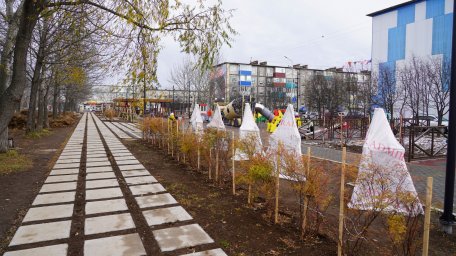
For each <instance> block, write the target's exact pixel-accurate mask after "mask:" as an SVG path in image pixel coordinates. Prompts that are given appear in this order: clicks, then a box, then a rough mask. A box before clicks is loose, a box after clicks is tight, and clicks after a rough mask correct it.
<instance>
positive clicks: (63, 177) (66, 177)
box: [44, 174, 78, 183]
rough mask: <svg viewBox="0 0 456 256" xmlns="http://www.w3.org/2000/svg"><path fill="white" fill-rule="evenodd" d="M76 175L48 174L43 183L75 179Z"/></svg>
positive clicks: (76, 178)
mask: <svg viewBox="0 0 456 256" xmlns="http://www.w3.org/2000/svg"><path fill="white" fill-rule="evenodd" d="M77 180H78V175H76V174H73V175H58V176H49V177H48V178H47V179H46V180H45V181H44V183H55V182H64V181H77Z"/></svg>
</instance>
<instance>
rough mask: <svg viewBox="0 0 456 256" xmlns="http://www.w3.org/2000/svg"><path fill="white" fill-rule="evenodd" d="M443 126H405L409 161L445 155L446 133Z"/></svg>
mask: <svg viewBox="0 0 456 256" xmlns="http://www.w3.org/2000/svg"><path fill="white" fill-rule="evenodd" d="M445 130H446V127H445V126H410V127H406V129H405V131H406V132H405V134H408V139H409V140H408V148H407V151H408V154H407V160H408V161H409V162H411V161H413V160H419V159H430V158H438V157H445V156H446V148H447V139H448V137H447V134H446V133H445Z"/></svg>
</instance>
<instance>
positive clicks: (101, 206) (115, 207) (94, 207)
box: [85, 198, 128, 214]
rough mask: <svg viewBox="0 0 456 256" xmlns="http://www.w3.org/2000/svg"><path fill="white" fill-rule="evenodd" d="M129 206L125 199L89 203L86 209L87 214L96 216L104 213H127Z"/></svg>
mask: <svg viewBox="0 0 456 256" xmlns="http://www.w3.org/2000/svg"><path fill="white" fill-rule="evenodd" d="M126 210H128V206H127V204H126V203H125V200H124V199H123V198H121V199H111V200H105V201H95V202H87V204H86V207H85V212H86V214H96V213H103V212H117V211H126Z"/></svg>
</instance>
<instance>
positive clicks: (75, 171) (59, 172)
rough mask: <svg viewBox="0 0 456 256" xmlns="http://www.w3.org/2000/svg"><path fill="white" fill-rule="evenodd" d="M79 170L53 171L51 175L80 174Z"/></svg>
mask: <svg viewBox="0 0 456 256" xmlns="http://www.w3.org/2000/svg"><path fill="white" fill-rule="evenodd" d="M78 173H79V169H57V170H52V171H51V173H50V174H49V175H51V176H52V175H67V174H78Z"/></svg>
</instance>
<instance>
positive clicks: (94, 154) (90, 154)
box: [87, 150, 107, 157]
mask: <svg viewBox="0 0 456 256" xmlns="http://www.w3.org/2000/svg"><path fill="white" fill-rule="evenodd" d="M106 155H107V154H106V151H104V150H97V151H93V152H90V151H87V157H100V156H106Z"/></svg>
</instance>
